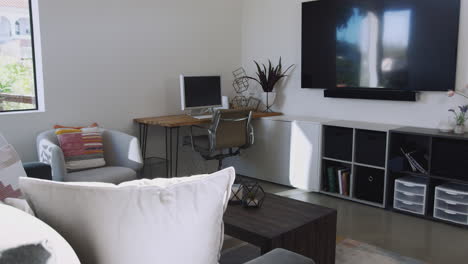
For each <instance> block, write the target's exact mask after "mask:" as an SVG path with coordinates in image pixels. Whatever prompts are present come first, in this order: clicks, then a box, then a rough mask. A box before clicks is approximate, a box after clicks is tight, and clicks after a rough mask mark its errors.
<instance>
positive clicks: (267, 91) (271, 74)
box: [245, 57, 294, 112]
mask: <svg viewBox="0 0 468 264" xmlns="http://www.w3.org/2000/svg"><path fill="white" fill-rule="evenodd" d="M254 62H255V65H257V77H256V78H254V77H250V76H245V78H247V79H250V80H254V81H256V82H257V83H259V84H260V86H261V87H262V89H263V92H264V95H263V96H262V100H263V102H264V104H265V106H266V110H265V112H272V110H271V107H272V106H273V104H274V101H275V99H276V93H275V92H273V90H274V88H275V85H276V84H277V83H278V82H279V81H280V80H281V79H283V78H284V77H286V76H288V75H286V73H287V72H288V71H289V70H290V69H291V68H292V67H293V66H294V64H293V65H291V66H289V67H288V68H287V69H286V70H285V71H283V66H282V64H281V57H280V59H279V63H278V65H277V66H276V67H273V66H272V64H271V61H270V60H268V69H267V66H266V65H265V64H262V67H260V64H258V62H256V61H254Z"/></svg>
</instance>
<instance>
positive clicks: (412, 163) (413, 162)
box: [400, 148, 428, 174]
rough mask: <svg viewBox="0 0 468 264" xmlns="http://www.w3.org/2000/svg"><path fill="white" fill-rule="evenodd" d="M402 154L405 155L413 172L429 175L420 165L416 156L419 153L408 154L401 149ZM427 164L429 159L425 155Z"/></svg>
mask: <svg viewBox="0 0 468 264" xmlns="http://www.w3.org/2000/svg"><path fill="white" fill-rule="evenodd" d="M400 150H401V153H403V155H405V157H406V159H407V160H408V163H409V165H410V166H411V169H412V170H413V172H416V171H419V172H420V173H422V174H428V171H427V170H426V169H425V168H424V167H423V166H422V165H421V163H419V162H418V161H417V160H416V159H415V158H414V156H416V155H417V154H418V153H417V151H412V152H406V151H405V150H404V149H403V148H400ZM422 156H423V158H424V160H425V162H427V161H428V157H426V156H425V155H422Z"/></svg>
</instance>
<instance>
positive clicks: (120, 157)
mask: <svg viewBox="0 0 468 264" xmlns="http://www.w3.org/2000/svg"><path fill="white" fill-rule="evenodd" d="M103 140H104V157H105V160H106V164H107V165H108V166H119V167H127V168H130V169H133V170H135V171H138V170H140V169H141V168H142V167H143V157H142V155H141V150H140V144H139V142H138V139H137V138H136V137H134V136H131V135H128V134H125V133H122V132H119V131H113V130H105V131H104V132H103Z"/></svg>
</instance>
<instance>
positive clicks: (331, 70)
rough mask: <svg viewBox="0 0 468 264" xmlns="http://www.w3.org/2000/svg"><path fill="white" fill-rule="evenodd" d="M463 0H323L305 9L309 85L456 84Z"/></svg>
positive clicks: (424, 87)
mask: <svg viewBox="0 0 468 264" xmlns="http://www.w3.org/2000/svg"><path fill="white" fill-rule="evenodd" d="M459 16H460V0H318V1H311V2H306V3H303V7H302V87H303V88H322V89H323V88H327V89H351V88H375V89H378V88H381V89H390V90H407V91H447V90H448V89H454V88H455V79H456V64H457V47H458V27H459Z"/></svg>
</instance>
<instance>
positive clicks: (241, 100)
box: [231, 95, 249, 109]
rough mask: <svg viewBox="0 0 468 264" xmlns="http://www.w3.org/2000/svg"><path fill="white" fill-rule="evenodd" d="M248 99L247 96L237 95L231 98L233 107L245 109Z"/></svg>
mask: <svg viewBox="0 0 468 264" xmlns="http://www.w3.org/2000/svg"><path fill="white" fill-rule="evenodd" d="M248 101H249V100H248V99H247V97H245V96H241V95H237V96H235V97H234V98H232V100H231V108H232V109H244V108H246V106H247V104H248Z"/></svg>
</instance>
